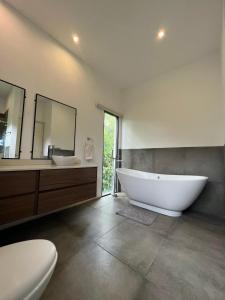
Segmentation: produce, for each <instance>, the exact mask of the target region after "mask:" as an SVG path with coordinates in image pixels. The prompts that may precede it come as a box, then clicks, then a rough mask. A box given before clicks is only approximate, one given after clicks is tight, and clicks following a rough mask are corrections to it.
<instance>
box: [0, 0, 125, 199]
mask: <svg viewBox="0 0 225 300" xmlns="http://www.w3.org/2000/svg"><path fill="white" fill-rule="evenodd" d="M0 28H1V30H0V41H1V54H0V66H1V67H0V78H1V79H4V80H6V81H9V82H12V83H14V84H17V85H20V86H22V87H24V88H26V89H27V99H26V105H25V118H24V127H23V139H22V153H21V158H30V151H31V145H32V132H33V115H34V98H35V93H40V94H42V95H45V96H47V97H50V98H53V99H56V100H58V101H60V102H63V103H65V104H68V105H71V106H74V107H77V109H78V115H77V135H76V155H77V156H78V157H80V158H81V159H82V158H83V146H84V142H85V140H86V138H87V136H90V137H92V138H93V140H94V142H95V146H96V161H97V164H98V194H100V188H101V166H102V143H103V133H102V131H103V112H102V111H99V110H97V109H96V107H95V103H97V102H98V103H102V104H103V105H105V106H107V107H110V108H111V109H113V110H115V111H120V93H119V90H118V89H116V88H115V87H113V86H112V85H111V84H109V83H108V82H107V81H106V80H105V79H102V78H101V77H100V76H98V74H97V73H96V72H95V71H93V69H91V68H90V67H89V66H88V65H86V64H85V63H83V62H82V61H80V60H78V59H76V58H75V57H74V56H73V55H71V54H70V53H69V52H68V51H66V50H65V49H64V48H63V47H61V46H60V45H59V44H57V43H56V42H55V41H54V40H52V39H51V38H50V37H49V36H48V35H45V34H44V33H43V32H42V31H41V30H39V29H37V27H36V26H33V25H32V24H31V23H30V22H28V21H27V20H26V19H24V18H22V17H21V16H20V15H19V14H17V13H16V12H15V11H14V10H11V9H10V8H8V7H7V6H6V5H5V4H3V3H1V2H0ZM68 39H71V43H73V41H72V38H71V35H70V32H68ZM81 43H82V41H81ZM74 47H76V46H75V45H74ZM81 55H82V53H81Z"/></svg>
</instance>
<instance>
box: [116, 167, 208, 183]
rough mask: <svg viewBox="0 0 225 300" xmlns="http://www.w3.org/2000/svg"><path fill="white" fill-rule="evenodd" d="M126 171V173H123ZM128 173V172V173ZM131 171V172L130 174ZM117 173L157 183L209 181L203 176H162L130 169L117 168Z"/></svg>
mask: <svg viewBox="0 0 225 300" xmlns="http://www.w3.org/2000/svg"><path fill="white" fill-rule="evenodd" d="M123 171H124V172H123ZM126 171H128V172H129V173H128V172H126ZM130 171H131V172H130ZM116 173H117V174H118V173H119V174H121V175H126V176H129V177H133V178H139V179H141V180H155V181H159V180H160V181H162V180H165V181H193V180H194V181H202V180H203V181H208V179H209V178H208V177H207V176H201V175H185V174H182V175H174V174H162V173H152V172H145V171H139V170H135V169H129V168H116ZM138 174H140V175H141V174H145V175H146V174H147V175H149V176H148V177H144V176H138ZM150 175H153V176H154V177H150Z"/></svg>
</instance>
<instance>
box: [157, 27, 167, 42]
mask: <svg viewBox="0 0 225 300" xmlns="http://www.w3.org/2000/svg"><path fill="white" fill-rule="evenodd" d="M165 36H166V32H165V29H160V30H159V31H158V33H157V39H158V40H162V39H163V38H164V37H165Z"/></svg>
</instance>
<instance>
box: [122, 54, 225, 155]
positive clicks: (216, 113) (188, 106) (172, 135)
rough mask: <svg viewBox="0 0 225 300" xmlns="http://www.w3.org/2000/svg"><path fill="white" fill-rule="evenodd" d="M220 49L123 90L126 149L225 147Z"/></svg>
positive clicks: (124, 144)
mask: <svg viewBox="0 0 225 300" xmlns="http://www.w3.org/2000/svg"><path fill="white" fill-rule="evenodd" d="M221 81H222V80H221V57H220V53H219V51H218V52H216V53H212V54H210V55H208V56H206V57H203V58H201V60H199V61H196V62H195V63H192V64H190V65H186V66H184V67H182V68H180V69H177V70H174V71H172V72H169V73H166V74H164V75H162V76H160V77H158V78H156V79H154V80H151V81H149V82H146V83H145V84H142V85H140V86H138V87H134V88H131V89H128V90H126V91H124V92H123V108H124V119H123V128H122V148H124V149H129V148H136V149H138V148H161V147H192V146H218V145H223V144H224V130H223V128H224V127H223V119H224V116H223V109H222V93H221V91H222V85H221Z"/></svg>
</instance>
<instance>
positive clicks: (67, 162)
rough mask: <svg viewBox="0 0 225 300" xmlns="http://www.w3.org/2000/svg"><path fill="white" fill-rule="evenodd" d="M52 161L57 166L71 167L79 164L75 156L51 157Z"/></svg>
mask: <svg viewBox="0 0 225 300" xmlns="http://www.w3.org/2000/svg"><path fill="white" fill-rule="evenodd" d="M52 160H53V162H54V163H55V164H56V165H57V166H73V165H78V164H80V162H81V161H80V159H79V158H78V157H77V156H58V155H52Z"/></svg>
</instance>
